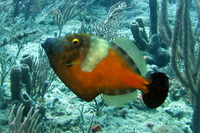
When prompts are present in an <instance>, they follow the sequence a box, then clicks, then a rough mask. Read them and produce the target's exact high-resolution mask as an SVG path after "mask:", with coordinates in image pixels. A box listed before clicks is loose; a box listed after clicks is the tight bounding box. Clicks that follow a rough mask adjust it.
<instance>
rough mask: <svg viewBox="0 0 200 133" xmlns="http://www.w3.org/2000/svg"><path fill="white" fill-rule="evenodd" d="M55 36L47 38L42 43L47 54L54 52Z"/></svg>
mask: <svg viewBox="0 0 200 133" xmlns="http://www.w3.org/2000/svg"><path fill="white" fill-rule="evenodd" d="M55 42H56V39H55V38H47V39H46V40H45V42H44V43H42V44H41V46H42V48H43V49H44V50H45V52H46V53H47V55H49V54H53V47H54V45H55Z"/></svg>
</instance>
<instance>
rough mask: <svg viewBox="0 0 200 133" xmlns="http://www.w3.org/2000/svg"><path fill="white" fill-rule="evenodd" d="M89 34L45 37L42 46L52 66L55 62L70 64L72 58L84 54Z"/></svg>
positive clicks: (74, 58) (87, 45)
mask: <svg viewBox="0 0 200 133" xmlns="http://www.w3.org/2000/svg"><path fill="white" fill-rule="evenodd" d="M90 36H91V35H89V34H84V35H82V34H72V35H68V36H65V37H59V38H47V39H46V40H45V42H44V43H43V44H42V47H43V49H44V50H45V52H46V54H47V56H48V57H49V60H50V64H51V66H52V67H53V68H54V66H55V64H56V65H58V64H59V65H66V64H69V65H70V63H72V62H73V61H74V60H76V59H77V58H79V57H80V56H84V55H85V53H86V51H87V49H88V47H89V43H90V42H88V41H90V39H89V38H90Z"/></svg>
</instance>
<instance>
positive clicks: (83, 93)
mask: <svg viewBox="0 0 200 133" xmlns="http://www.w3.org/2000/svg"><path fill="white" fill-rule="evenodd" d="M42 47H43V48H44V50H45V52H46V53H47V56H48V58H49V61H50V64H51V66H52V68H53V70H54V71H55V72H56V74H57V75H58V77H59V78H60V79H61V80H62V82H63V83H64V84H65V85H66V86H67V87H68V88H69V89H70V90H71V91H73V92H74V93H75V94H76V95H77V96H78V97H80V98H81V99H83V100H85V101H87V102H90V101H92V100H93V99H94V98H95V97H97V96H98V95H99V94H105V95H112V96H114V95H122V94H127V93H131V92H134V91H135V90H136V89H137V90H141V91H142V93H143V95H144V96H145V95H146V94H149V90H150V88H149V87H151V88H152V85H151V83H152V82H153V81H152V79H150V78H149V79H145V78H144V77H142V76H141V71H140V69H138V67H137V65H136V63H135V62H134V60H133V59H132V58H131V57H130V56H129V55H128V54H127V53H126V51H125V50H124V49H122V48H121V47H119V46H117V45H116V44H114V43H110V42H108V41H106V40H104V39H103V38H99V37H96V36H92V35H90V34H84V33H80V34H72V35H68V36H65V37H62V38H57V39H52V38H49V39H47V40H46V41H45V43H44V44H42ZM158 75H159V76H160V75H162V76H161V79H162V78H163V79H162V82H163V84H164V85H163V84H162V85H163V86H164V90H167V92H168V86H167V85H168V79H167V77H165V76H163V74H158ZM156 77H157V76H156ZM163 80H164V81H163ZM153 83H154V82H153ZM159 83H160V81H159ZM156 84H157V83H156ZM159 89H160V88H159ZM153 95H154V94H153ZM165 95H166V94H165ZM150 98H151V97H150ZM165 98H166V96H165ZM165 98H164V99H165ZM148 100H149V99H147V101H148ZM162 102H164V101H163V100H162ZM151 104H152V102H150V106H151ZM159 104H160V103H159ZM161 104H162V103H161ZM153 106H154V105H153ZM156 106H158V105H156ZM159 106H160V105H159ZM153 108H154V107H153Z"/></svg>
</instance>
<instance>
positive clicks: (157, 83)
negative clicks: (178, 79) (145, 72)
mask: <svg viewBox="0 0 200 133" xmlns="http://www.w3.org/2000/svg"><path fill="white" fill-rule="evenodd" d="M150 79H151V81H152V82H151V84H149V85H148V89H149V92H148V93H146V94H143V95H142V99H143V101H144V103H145V105H146V106H147V107H149V108H152V109H154V108H157V107H158V106H160V105H162V103H163V102H164V101H165V99H166V97H167V93H168V91H169V81H168V77H167V76H166V75H165V74H164V73H160V72H159V73H153V74H152V75H150Z"/></svg>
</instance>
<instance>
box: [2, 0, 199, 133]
mask: <svg viewBox="0 0 200 133" xmlns="http://www.w3.org/2000/svg"><path fill="white" fill-rule="evenodd" d="M0 17H1V19H0V35H1V37H0V132H1V133H22V132H24V133H40V132H41V133H42V132H45V133H78V132H80V133H92V132H102V133H192V132H194V133H200V67H199V66H200V44H199V41H200V38H199V35H200V30H199V28H200V2H199V0H141V1H139V0H124V1H120V0H111V1H108V0H46V1H44V0H43V1H42V0H0ZM72 33H88V34H92V35H95V36H99V37H103V38H105V39H106V40H108V41H110V42H112V41H113V40H115V39H116V38H118V37H126V38H129V39H130V40H132V41H133V42H134V43H135V44H136V45H137V46H138V48H139V49H140V50H141V51H142V53H143V55H144V58H145V60H146V62H147V67H148V70H147V74H146V76H148V75H150V74H152V73H154V72H158V71H159V72H163V73H165V74H166V75H167V76H168V77H169V84H170V91H169V93H168V97H167V99H166V100H165V102H164V103H163V104H162V106H160V107H158V108H156V109H149V108H148V107H146V106H145V105H144V103H143V101H142V99H141V97H138V98H137V100H135V101H132V102H128V103H126V104H125V105H124V106H121V107H109V106H107V105H106V104H105V102H104V101H103V100H102V99H101V96H98V97H97V98H96V99H95V100H93V101H92V102H85V101H83V100H81V99H80V98H78V97H77V96H76V95H75V94H74V93H73V92H71V91H70V90H69V89H68V88H67V87H66V86H65V85H64V84H63V83H62V82H61V81H60V79H59V78H58V77H57V76H56V74H55V73H54V71H53V70H52V68H51V67H50V65H49V61H48V59H47V56H46V54H45V52H44V50H43V49H42V48H41V43H43V42H44V41H45V39H46V38H50V37H60V36H65V35H68V34H72Z"/></svg>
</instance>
